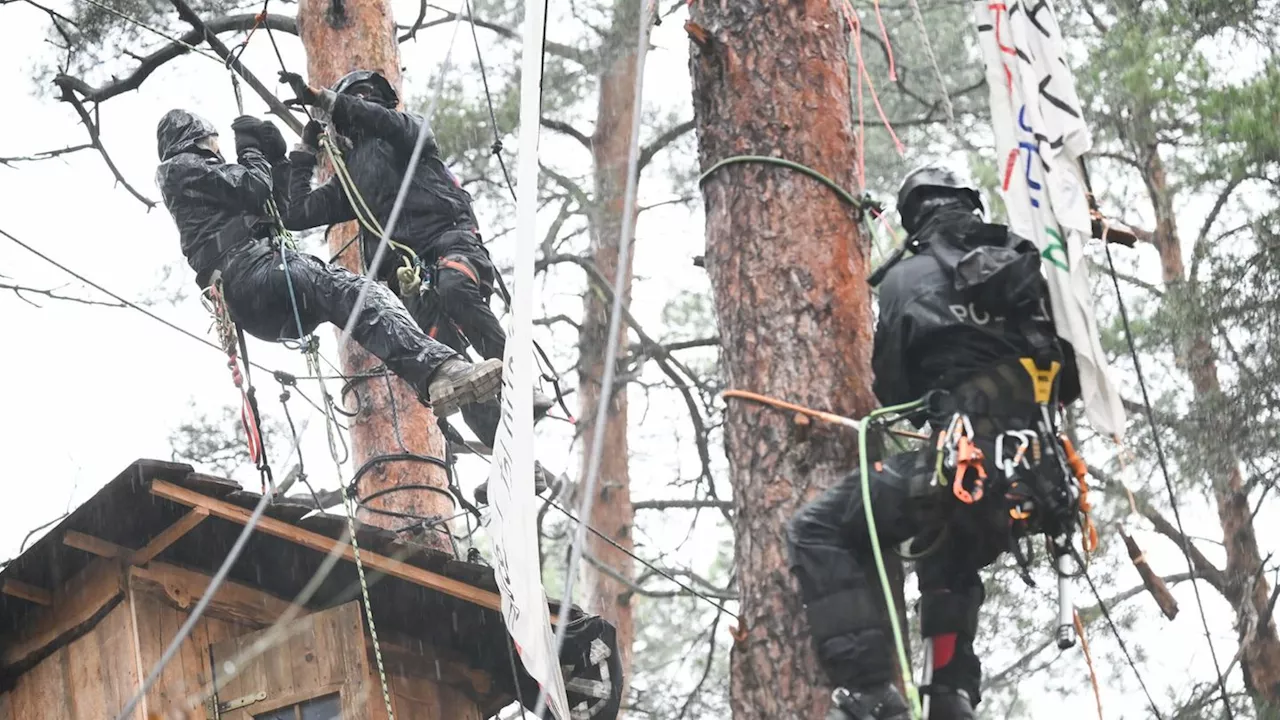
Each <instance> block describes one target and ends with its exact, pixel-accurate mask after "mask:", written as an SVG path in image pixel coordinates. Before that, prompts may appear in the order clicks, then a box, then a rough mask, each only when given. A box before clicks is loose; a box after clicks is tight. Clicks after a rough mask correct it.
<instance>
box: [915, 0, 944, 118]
mask: <svg viewBox="0 0 1280 720" xmlns="http://www.w3.org/2000/svg"><path fill="white" fill-rule="evenodd" d="M908 1H909V4H910V5H911V15H912V16H913V17H914V18H915V21H916V27H919V28H920V36H921V37H922V38H924V51H925V53H926V54H927V55H928V56H929V63H930V64H931V65H933V74H934V76H936V77H937V78H938V89H939V90H941V91H942V109H943V111H945V112H946V114H947V124H948V125H954V124H955V122H956V113H955V108H954V107H952V105H951V95H949V94H948V93H947V81H946V79H944V78H943V76H942V67H941V66H939V65H938V58H937V56H936V55H934V54H933V43H932V42H930V41H929V26H928V25H926V24H925V22H924V13H922V12H920V3H919V2H918V1H917V0H908Z"/></svg>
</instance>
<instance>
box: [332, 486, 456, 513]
mask: <svg viewBox="0 0 1280 720" xmlns="http://www.w3.org/2000/svg"><path fill="white" fill-rule="evenodd" d="M405 490H427V491H429V492H433V493H436V494H438V495H444V496H445V497H447V498H449V500H450V501H451V502H453V506H454V509H457V506H458V501H457V500H456V499H454V497H453V493H452V492H450V491H449V490H448V489H446V488H442V487H436V486H435V485H423V484H409V485H396V486H395V487H389V488H383V489H381V490H376V491H374V492H372V493H369V494H368V495H365V496H364V497H362V498H356V501H357V502H359V503H360V504H361V505H364V504H365V503H367V502H369V501H370V500H377V499H378V498H380V497H383V496H384V495H390V494H391V493H397V492H403V491H405ZM369 509H370V510H373V509H374V508H369Z"/></svg>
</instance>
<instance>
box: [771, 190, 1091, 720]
mask: <svg viewBox="0 0 1280 720" xmlns="http://www.w3.org/2000/svg"><path fill="white" fill-rule="evenodd" d="M982 210H983V205H982V199H981V196H980V194H979V193H978V191H977V190H976V189H974V188H973V187H970V186H968V185H966V184H965V183H963V182H961V181H960V180H959V178H957V176H956V175H955V174H954V173H952V172H950V171H948V170H945V169H943V168H939V167H925V168H921V169H918V170H916V171H913V172H912V173H910V174H909V175H908V176H907V177H906V179H905V181H904V182H903V184H902V188H901V190H900V192H899V194H898V212H899V214H900V216H901V220H902V226H903V227H904V228H905V229H906V230H907V232H908V233H909V237H908V240H907V248H908V249H909V250H910V251H911V252H914V255H912V256H911V257H907V258H906V259H900V260H899V261H897V262H896V264H895V265H894V266H893V267H891V268H889V269H888V270H887V271H886V272H883V273H877V276H879V277H880V278H882V282H881V283H880V285H879V306H880V312H879V318H878V321H877V324H876V332H875V346H874V350H873V355H872V367H873V369H874V371H875V381H874V384H873V389H874V390H875V393H876V397H877V398H878V399H879V400H880V402H881V403H883V404H884V405H886V406H889V405H897V404H901V403H906V402H911V401H914V400H917V399H921V398H928V400H929V402H928V404H927V406H926V407H927V411H926V413H925V417H924V418H921V419H919V420H917V422H918V424H923V422H924V420H926V419H927V420H928V422H929V424H930V426H931V427H932V428H933V429H934V431H933V435H932V437H931V439H930V441H928V442H927V443H926V444H925V446H924V449H922V450H918V451H913V452H906V453H902V454H899V455H894V456H891V457H889V458H887V459H885V460H884V461H883V462H875V463H872V464H871V465H870V466H869V473H870V475H871V477H870V478H869V487H870V503H871V510H872V512H873V515H874V517H875V521H876V530H877V534H878V541H879V544H880V545H881V546H882V547H883V548H885V549H886V550H887V549H889V548H892V547H895V546H898V545H901V544H903V543H907V542H909V541H910V542H912V545H911V549H912V552H920V553H922V555H923V556H922V557H919V558H918V562H917V566H916V569H917V575H918V579H919V585H920V593H921V600H920V619H921V631H922V634H923V636H924V637H925V639H926V640H927V642H928V643H929V646H928V647H929V650H930V655H931V657H932V663H931V667H930V668H928V669H927V671H929V672H931V681H930V683H929V685H928V687H926V688H924V690H925V692H926V693H927V697H928V704H929V714H928V718H929V720H970V719H971V718H974V717H975V714H974V706H975V705H976V704H977V703H978V702H979V700H980V696H979V688H980V685H981V678H982V668H981V663H980V662H979V660H978V657H977V655H976V654H975V652H974V647H973V642H974V636H975V634H976V631H977V624H978V611H979V608H980V607H981V605H982V602H983V599H984V590H983V586H982V581H981V579H980V578H979V576H978V570H979V569H981V568H983V567H986V566H987V565H989V564H990V563H992V562H993V561H994V560H995V559H996V558H997V557H999V556H1000V554H1001V553H1003V552H1004V551H1005V550H1006V549H1010V538H1011V537H1012V536H1014V535H1015V534H1016V533H1015V527H1014V525H1013V524H1011V522H1010V517H1011V515H1010V514H1009V511H1010V505H1009V503H1010V502H1012V500H1011V498H1013V497H1014V495H1015V494H1016V493H1014V491H1012V490H1009V488H1010V487H1015V486H1016V484H1015V483H1014V482H1013V478H1012V477H1004V476H1002V475H1000V474H998V472H997V467H996V462H995V460H993V458H995V456H996V454H997V453H996V449H997V446H996V445H995V442H996V441H997V438H998V437H1001V436H1008V437H1005V439H1004V440H1000V441H999V442H1000V446H999V447H1000V448H1004V447H1007V446H1009V445H1011V444H1012V441H1009V442H1006V441H1007V440H1009V437H1016V438H1029V437H1030V436H1029V435H1026V434H1025V433H1026V432H1027V430H1028V429H1035V428H1037V427H1040V428H1041V429H1042V430H1043V426H1039V425H1037V423H1038V422H1039V420H1040V417H1041V413H1040V403H1039V400H1040V396H1038V395H1036V393H1035V386H1034V383H1033V381H1032V379H1031V376H1030V375H1029V374H1028V372H1029V371H1028V370H1027V369H1025V366H1023V365H1022V364H1021V358H1033V359H1034V360H1035V361H1036V362H1038V363H1041V364H1042V366H1047V365H1048V364H1049V363H1052V362H1058V363H1060V365H1062V366H1064V369H1063V371H1062V372H1060V373H1059V374H1058V378H1059V379H1058V381H1057V383H1058V384H1057V386H1056V388H1055V389H1054V393H1055V398H1056V400H1057V401H1060V402H1070V401H1071V400H1073V399H1075V398H1076V397H1078V395H1079V383H1078V380H1077V378H1076V376H1075V371H1074V365H1073V364H1071V359H1072V354H1071V352H1070V349H1069V348H1066V351H1065V352H1064V349H1063V348H1062V347H1060V346H1059V342H1058V341H1057V339H1056V334H1055V332H1054V328H1053V322H1052V319H1051V318H1050V317H1049V314H1048V310H1047V305H1048V286H1047V283H1046V282H1045V280H1044V278H1043V277H1042V275H1041V274H1040V266H1039V262H1040V256H1039V253H1038V252H1037V250H1036V247H1035V246H1034V244H1032V243H1031V242H1030V241H1028V240H1025V239H1023V238H1021V237H1019V236H1017V235H1015V234H1013V233H1012V232H1011V231H1010V230H1009V229H1008V228H1007V227H1005V226H1002V225H992V224H987V223H985V222H984V221H983V220H982V218H981V216H980V213H981V212H982ZM953 423H956V424H958V426H959V429H957V430H955V431H954V432H953V431H952V430H951V428H950V427H949V426H950V425H951V424H953ZM944 431H945V432H944ZM1018 433H1023V434H1021V435H1019V434H1018ZM1040 434H1041V435H1048V434H1049V433H1040ZM957 435H961V436H966V437H967V440H965V441H961V440H958V439H956V437H957ZM1039 439H1040V441H1041V442H1045V443H1048V442H1057V440H1056V437H1054V438H1046V437H1040V438H1039ZM939 441H941V442H942V443H943V444H944V445H946V446H947V447H948V448H950V445H949V444H950V443H952V442H953V441H954V442H956V443H960V442H971V444H972V446H976V447H977V448H979V449H981V450H982V451H983V452H984V454H985V458H986V459H984V458H983V457H978V458H977V459H976V461H973V462H969V463H959V462H958V461H957V463H958V464H959V468H958V469H955V468H953V467H952V466H951V465H949V464H948V465H943V466H940V465H939V452H940V451H939V450H938V449H937V447H938V443H939ZM943 452H946V451H943ZM944 457H945V456H944ZM999 459H1000V460H1003V458H999ZM952 461H953V459H952V458H950V457H947V459H946V462H947V463H951V462H952ZM939 467H942V468H943V470H942V472H943V475H942V476H939V475H938V474H937V473H938V472H939V470H938V468H939ZM1042 468H1044V470H1043V473H1044V477H1045V478H1049V479H1048V480H1045V481H1044V482H1046V483H1048V482H1057V481H1056V480H1054V479H1053V478H1057V477H1058V476H1057V475H1054V474H1053V473H1056V472H1057V470H1056V468H1050V467H1049V466H1048V465H1047V464H1044V465H1042V464H1037V465H1035V466H1034V469H1029V470H1027V473H1034V476H1033V475H1032V474H1028V475H1026V478H1031V479H1026V478H1024V479H1025V483H1024V484H1026V485H1031V484H1036V487H1039V484H1038V483H1040V482H1041V481H1040V480H1038V479H1035V478H1039V477H1040V476H1041V475H1040V473H1041V469H1042ZM1022 472H1023V471H1022V470H1020V469H1019V470H1015V471H1013V474H1015V475H1016V474H1017V473H1022ZM952 473H955V474H956V477H957V478H961V479H963V480H964V482H965V483H970V482H972V481H973V479H974V478H982V477H985V478H986V492H985V494H984V493H982V492H981V487H982V486H980V485H979V486H973V485H967V484H966V485H964V486H963V487H960V486H959V484H957V486H956V487H953V486H952V483H951V482H950V480H951V474H952ZM983 473H985V476H984V475H983ZM938 477H944V480H943V482H942V483H941V484H940V483H939V482H937V481H936V479H937V478H938ZM1018 477H1023V476H1021V475H1019V476H1018ZM1002 483H1003V484H1002ZM957 487H959V489H960V490H965V488H970V489H973V490H974V492H972V493H969V492H968V491H967V490H965V492H963V493H962V492H959V491H957ZM1054 487H1057V485H1054ZM1019 497H1020V496H1019ZM964 498H967V499H964ZM865 512H866V510H865V507H864V498H863V493H862V478H861V476H860V475H859V474H858V473H856V472H855V473H853V474H851V475H850V476H849V477H847V478H845V479H844V481H842V482H841V483H840V484H839V485H837V486H836V487H834V488H832V489H830V490H828V491H827V492H826V493H825V494H823V495H821V496H819V497H818V498H817V499H815V500H814V501H812V502H810V503H809V504H807V505H805V506H804V507H803V508H801V510H800V511H799V512H798V513H797V514H796V516H795V517H794V518H793V519H792V521H791V523H790V525H789V526H788V528H787V540H788V546H789V550H790V556H791V569H792V572H793V574H794V575H795V576H796V578H797V580H798V583H799V587H800V594H801V598H802V600H803V601H804V604H805V611H806V615H807V617H808V620H809V629H810V633H811V634H812V636H813V640H814V643H815V645H816V648H817V652H818V658H819V661H820V662H821V664H822V665H823V667H824V669H825V670H826V672H827V674H828V676H829V678H830V679H831V681H832V683H833V685H835V686H836V688H837V689H836V690H835V692H834V693H833V707H832V709H831V711H830V714H829V715H828V716H827V717H828V720H908V718H910V717H911V713H910V710H909V708H908V704H907V702H906V700H905V698H904V697H903V695H902V693H901V692H900V691H899V690H898V688H897V687H896V686H895V684H894V683H893V679H894V673H895V660H894V652H895V651H894V643H893V637H892V634H891V630H890V625H889V620H888V616H887V613H886V604H885V601H884V596H883V592H882V589H881V584H880V581H879V577H878V571H877V568H876V566H875V563H874V560H873V552H872V547H871V542H872V541H871V537H870V529H869V527H868V523H867V522H866V519H865ZM1035 512H1036V513H1042V514H1043V518H1048V517H1049V513H1050V512H1051V511H1050V509H1049V506H1048V505H1047V504H1046V505H1045V507H1044V508H1042V509H1037V510H1036V511H1035ZM1067 513H1068V510H1062V509H1060V508H1059V507H1058V506H1057V505H1054V506H1053V510H1052V517H1054V518H1062V517H1067ZM1025 522H1026V523H1032V522H1046V523H1047V522H1048V520H1045V519H1042V516H1041V515H1034V516H1032V519H1028V520H1026V521H1025ZM1031 527H1039V526H1033V525H1030V524H1026V525H1018V526H1017V527H1016V532H1017V533H1022V532H1024V531H1026V529H1027V528H1031ZM1026 532H1027V533H1028V535H1029V532H1030V531H1026ZM913 539H914V541H913Z"/></svg>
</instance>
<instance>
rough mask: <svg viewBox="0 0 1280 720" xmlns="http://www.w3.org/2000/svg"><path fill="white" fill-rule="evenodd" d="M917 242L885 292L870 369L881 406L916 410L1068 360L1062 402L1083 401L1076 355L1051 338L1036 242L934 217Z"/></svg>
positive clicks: (952, 213)
mask: <svg viewBox="0 0 1280 720" xmlns="http://www.w3.org/2000/svg"><path fill="white" fill-rule="evenodd" d="M911 241H912V242H913V243H914V244H916V245H917V247H918V248H919V250H918V252H917V254H915V255H913V256H912V257H909V258H906V259H904V260H902V261H901V262H899V263H898V264H897V265H896V266H894V267H893V268H892V269H890V270H889V272H888V274H887V275H886V276H885V279H884V281H883V282H882V283H881V284H880V315H879V319H878V320H877V323H876V334H875V349H874V352H873V354H872V360H871V365H872V368H873V370H874V371H875V382H874V384H873V388H874V390H875V393H876V397H877V398H879V399H880V402H881V403H883V404H884V405H896V404H900V403H905V402H911V401H913V400H917V399H919V398H920V397H922V396H923V395H924V394H925V393H927V392H928V391H930V390H935V389H948V388H951V387H954V386H955V385H956V384H957V383H959V382H961V381H963V380H965V379H967V378H969V377H970V376H972V375H974V374H975V373H977V372H978V371H980V370H983V369H986V368H990V367H991V366H992V365H994V364H995V363H997V362H999V361H1002V360H1007V359H1010V358H1018V357H1026V356H1036V357H1039V358H1041V359H1052V360H1058V361H1061V362H1062V363H1063V372H1062V374H1061V376H1060V377H1061V381H1060V385H1059V398H1060V399H1061V400H1062V401H1063V402H1071V401H1072V400H1074V399H1076V398H1077V397H1079V394H1080V383H1079V378H1078V377H1077V375H1076V368H1075V354H1074V352H1073V351H1072V349H1071V347H1070V345H1069V344H1067V343H1066V342H1065V341H1063V340H1061V339H1059V338H1057V333H1056V331H1055V330H1054V325H1053V319H1052V317H1050V314H1049V309H1048V308H1049V292H1048V283H1047V282H1046V281H1045V280H1044V277H1043V275H1041V272H1040V254H1039V251H1038V250H1037V248H1036V246H1035V244H1034V243H1032V242H1031V241H1030V240H1027V239H1026V238H1022V237H1019V236H1018V235H1015V234H1014V233H1013V232H1011V231H1010V230H1009V228H1008V227H1006V226H1004V225H991V224H988V223H984V222H983V221H982V220H981V219H980V218H979V217H977V216H976V215H974V214H972V213H971V212H965V211H963V210H960V209H954V210H953V209H944V210H939V211H938V212H936V213H934V214H933V215H932V217H930V218H929V219H928V220H927V221H926V222H924V223H923V224H922V225H921V227H920V228H919V229H918V230H917V232H916V233H914V234H913V235H912V238H911Z"/></svg>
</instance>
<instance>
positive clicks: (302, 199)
mask: <svg viewBox="0 0 1280 720" xmlns="http://www.w3.org/2000/svg"><path fill="white" fill-rule="evenodd" d="M281 80H282V81H283V82H287V83H289V84H290V85H291V86H292V88H293V91H294V93H295V94H296V95H297V98H296V100H295V101H294V102H296V103H297V104H301V105H309V106H315V107H319V108H321V109H322V110H324V111H325V112H327V113H328V115H329V117H330V118H331V123H332V126H333V129H334V130H335V131H336V132H337V133H338V134H339V136H340V138H341V142H342V143H343V145H344V146H345V147H343V148H342V150H343V155H344V159H345V163H346V166H347V168H348V170H349V171H350V174H351V179H352V181H353V184H354V186H355V188H356V189H357V190H358V192H359V194H360V196H361V198H363V201H364V204H365V205H366V206H367V207H368V208H369V210H370V211H371V213H372V215H373V216H374V218H375V219H376V220H377V223H378V225H379V226H380V227H382V228H385V227H386V224H387V222H388V220H389V218H390V216H391V211H392V208H393V205H394V203H395V200H396V196H397V194H398V192H399V189H400V184H401V182H402V181H403V178H404V173H405V171H406V168H407V167H408V165H409V160H410V157H411V155H412V153H413V149H414V145H415V144H416V143H417V140H418V135H419V134H420V132H421V131H422V130H423V127H424V125H425V123H426V122H427V121H426V119H424V118H422V117H420V116H418V115H414V114H411V113H406V112H400V111H397V110H396V105H397V104H398V102H399V97H398V95H397V93H396V91H395V89H394V88H393V87H392V86H391V83H390V82H388V81H387V79H386V78H385V77H383V76H382V75H380V74H379V73H376V72H373V71H369V70H358V71H355V72H352V73H350V74H348V75H347V76H345V77H343V78H342V79H341V80H339V81H338V82H337V83H336V84H335V85H334V87H333V89H332V90H316V89H314V88H311V87H309V86H308V85H307V84H306V82H305V81H304V80H303V79H302V77H301V76H299V75H297V74H295V73H288V72H283V73H281ZM323 132H324V127H323V126H322V125H321V124H320V123H319V122H316V121H312V122H311V123H309V124H308V126H307V128H306V131H305V132H304V133H303V138H302V143H301V144H300V145H298V146H297V147H295V149H294V151H293V152H291V153H290V154H289V158H288V160H287V161H286V163H287V166H288V172H287V174H288V177H289V182H288V193H287V195H288V197H287V198H285V199H284V202H283V204H282V207H281V213H282V215H283V217H284V222H285V227H287V228H289V229H290V230H303V229H306V228H312V227H318V226H321V225H332V224H335V223H341V222H346V221H349V220H355V219H356V218H357V213H356V208H354V207H353V206H352V202H351V199H350V198H348V197H347V193H346V191H345V190H344V189H343V187H342V184H341V183H340V181H339V179H338V178H337V177H334V178H330V179H329V180H328V181H327V182H325V183H324V184H322V185H320V186H318V187H315V188H313V187H312V182H311V181H312V175H313V172H314V170H315V167H316V164H317V155H318V152H319V141H320V136H321V134H322V133H323ZM426 132H427V138H426V141H425V145H424V148H423V152H422V154H421V157H420V158H419V160H418V164H417V165H416V166H415V168H414V169H413V176H412V179H411V180H410V184H409V189H408V192H407V194H406V196H405V199H404V203H403V207H402V208H401V212H400V214H399V216H398V218H397V220H396V226H395V227H394V228H393V229H392V231H391V232H392V235H393V237H392V238H391V239H393V240H395V241H396V242H398V243H402V244H403V245H405V246H407V247H409V248H410V249H412V251H413V253H414V254H416V255H417V259H418V260H420V261H421V263H422V265H423V268H424V269H425V270H426V272H427V273H428V275H429V282H424V283H423V285H422V288H421V290H420V291H417V292H413V291H410V292H406V290H407V288H403V287H399V280H398V278H397V276H396V273H395V269H396V267H397V266H399V265H400V264H401V263H402V262H403V258H402V257H401V256H400V254H399V252H398V251H394V250H392V249H391V248H387V250H386V251H385V252H384V256H383V261H382V262H381V264H380V266H379V267H378V268H377V270H376V272H375V276H376V277H377V278H379V279H380V280H382V281H383V282H386V283H388V284H389V285H391V286H392V287H393V288H395V289H396V290H397V291H398V292H400V294H401V296H402V297H404V301H405V305H406V306H407V307H408V308H409V312H410V313H411V314H412V315H413V317H414V319H415V320H417V321H418V324H419V326H421V327H422V329H423V330H425V331H426V332H427V334H429V335H430V336H431V337H433V338H437V339H439V340H440V341H441V342H443V343H444V344H446V345H448V346H449V347H451V348H454V349H455V350H458V351H459V352H464V351H465V348H466V346H467V345H468V344H470V345H471V346H472V347H474V348H475V350H476V352H478V353H479V354H480V356H481V357H484V358H490V359H494V358H496V359H501V358H502V356H503V351H504V349H505V346H506V334H505V333H504V332H503V330H502V326H501V324H499V322H498V318H497V317H496V316H495V315H494V313H493V310H492V309H491V308H490V306H489V301H490V298H491V297H492V295H493V292H494V284H495V282H496V279H497V271H496V270H495V268H494V266H493V262H492V261H491V260H490V258H489V252H488V250H486V249H485V247H484V245H482V244H481V242H480V237H479V234H478V233H479V228H478V223H477V222H476V217H475V214H474V212H473V211H472V207H471V195H470V194H469V193H468V192H467V191H466V190H464V189H463V188H462V186H461V184H460V183H459V182H458V180H457V178H456V177H454V175H453V173H452V172H451V171H450V170H449V168H448V167H447V166H446V165H445V163H444V160H443V159H442V158H441V157H440V151H439V148H438V147H437V145H436V141H435V135H434V134H433V133H432V132H431V130H430V128H429V127H428V128H427V130H426ZM380 241H381V238H380V237H379V235H378V234H377V233H376V232H372V231H370V229H368V228H366V227H364V226H363V223H362V227H361V230H360V246H361V251H362V256H363V261H364V262H365V263H370V262H372V261H373V258H374V255H375V253H376V251H377V248H378V245H379V242H380ZM551 404H552V402H551V400H550V399H549V398H547V397H546V396H544V395H542V394H541V393H538V394H537V395H536V396H535V399H534V411H535V414H536V415H537V416H538V417H541V416H542V415H545V414H546V412H547V411H548V410H549V409H550V408H551ZM462 415H463V419H464V420H465V421H466V423H467V425H468V426H469V427H470V428H471V429H472V430H473V431H474V432H475V433H476V436H477V437H478V438H479V439H480V441H481V442H483V443H485V444H486V445H489V446H490V447H492V445H493V442H494V435H495V433H496V431H497V427H498V421H499V418H500V411H499V407H498V404H497V403H496V402H488V403H483V404H477V405H474V406H470V407H464V408H463V410H462Z"/></svg>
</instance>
